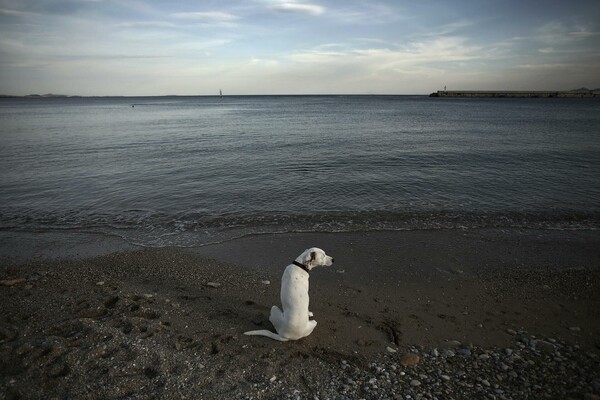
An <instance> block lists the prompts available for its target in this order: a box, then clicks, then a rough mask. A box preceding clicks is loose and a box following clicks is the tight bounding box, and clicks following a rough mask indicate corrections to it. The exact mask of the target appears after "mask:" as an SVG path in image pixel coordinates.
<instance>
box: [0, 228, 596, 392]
mask: <svg viewBox="0 0 600 400" xmlns="http://www.w3.org/2000/svg"><path fill="white" fill-rule="evenodd" d="M309 242H310V243H314V244H316V245H319V246H320V247H322V248H324V249H325V250H327V251H328V253H330V254H333V255H334V256H335V258H336V265H335V266H334V267H333V268H332V269H329V270H325V269H322V270H315V271H314V273H312V274H311V289H310V290H311V310H312V311H313V312H314V314H315V319H316V320H317V321H318V323H319V325H318V326H317V328H316V329H315V332H314V333H313V334H312V335H311V336H309V337H308V338H305V339H303V340H301V341H297V342H288V343H279V342H275V341H271V340H269V339H267V338H260V337H252V338H250V337H246V336H244V335H242V333H243V332H244V331H245V330H249V329H256V327H262V328H267V329H270V324H269V322H268V310H269V308H270V306H271V305H272V304H275V303H278V302H279V299H278V291H279V279H280V272H281V270H282V268H283V267H284V266H285V264H283V265H282V262H283V260H285V259H287V258H289V257H290V254H291V255H292V256H293V255H294V254H295V252H299V251H301V250H303V249H304V247H307V246H305V244H306V243H309ZM598 244H599V243H598V237H597V235H596V234H594V233H586V234H573V233H564V232H563V233H556V232H546V233H544V232H536V233H535V234H531V233H523V232H490V231H487V232H484V231H479V232H475V231H472V232H466V233H460V234H457V232H395V233H372V234H312V235H308V234H306V235H271V236H264V237H254V238H245V239H241V240H238V241H235V242H230V243H228V244H224V245H218V246H213V247H208V248H202V249H178V248H165V249H142V250H137V251H125V252H119V253H111V254H104V255H100V256H95V257H92V258H83V259H82V258H75V257H71V258H61V259H56V260H49V259H35V258H32V259H29V260H28V261H25V262H23V261H21V260H19V261H18V262H15V261H11V260H10V259H4V260H3V267H2V269H1V270H0V280H1V281H2V282H1V283H2V286H0V302H1V303H0V304H2V316H1V317H0V399H18V398H23V399H37V398H39V399H42V398H44V399H45V398H73V399H122V398H128V399H129V398H131V399H146V398H161V399H180V398H193V399H212V398H216V397H226V398H248V399H296V398H298V399H305V398H311V399H312V398H319V399H327V398H330V399H343V398H347V399H360V398H364V399H386V398H389V399H419V398H423V399H435V398H437V399H472V398H489V399H526V398H530V399H538V398H550V399H559V398H560V399H597V398H600V397H599V396H600V359H599V357H598V353H599V351H600V348H599V345H600V340H599V338H598V333H599V331H600V330H599V328H600V318H599V316H600V315H599V313H600V311H599V310H600V307H599V305H600V296H599V294H598V293H599V292H598V282H600V279H599V278H600V271H599V270H600V268H598V267H599V266H600V263H599V257H600V256H599V255H598V250H596V249H597V248H599V247H598V246H597V245H598ZM298 247H299V250H298V251H296V250H292V249H295V248H298ZM267 249H268V250H269V251H270V252H271V254H270V255H269V257H265V252H266V251H267ZM344 249H345V251H343V250H344ZM507 249H510V250H511V251H510V252H508V251H507ZM474 253H475V254H474ZM369 259H370V260H372V264H369V265H365V260H369ZM260 260H264V261H263V262H264V264H261V262H260ZM536 260H537V262H536ZM552 260H553V261H552ZM551 261H552V262H551ZM394 265H395V266H396V269H393V268H392V267H393V266H394ZM478 265H480V266H482V267H481V268H476V266H478ZM485 265H487V267H485V268H484V267H483V266H485ZM427 266H429V267H430V268H429V267H427Z"/></svg>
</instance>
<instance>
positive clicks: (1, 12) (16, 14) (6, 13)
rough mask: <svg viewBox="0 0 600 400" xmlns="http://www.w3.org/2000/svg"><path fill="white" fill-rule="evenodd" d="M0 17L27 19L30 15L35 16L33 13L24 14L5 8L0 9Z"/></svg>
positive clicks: (23, 12)
mask: <svg viewBox="0 0 600 400" xmlns="http://www.w3.org/2000/svg"><path fill="white" fill-rule="evenodd" d="M0 15H3V16H6V17H20V18H22V17H29V16H31V15H35V14H34V13H31V12H26V11H17V10H8V9H6V8H0Z"/></svg>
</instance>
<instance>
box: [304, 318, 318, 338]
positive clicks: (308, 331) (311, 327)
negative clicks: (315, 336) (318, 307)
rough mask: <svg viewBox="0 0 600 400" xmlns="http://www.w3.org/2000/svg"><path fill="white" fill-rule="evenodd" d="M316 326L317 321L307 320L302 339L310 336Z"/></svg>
mask: <svg viewBox="0 0 600 400" xmlns="http://www.w3.org/2000/svg"><path fill="white" fill-rule="evenodd" d="M316 326H317V321H315V320H314V319H311V320H309V321H308V324H307V325H306V331H305V333H304V335H303V336H302V337H307V336H308V335H310V334H311V333H312V331H314V330H315V327H316Z"/></svg>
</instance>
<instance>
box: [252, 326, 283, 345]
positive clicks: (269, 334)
mask: <svg viewBox="0 0 600 400" xmlns="http://www.w3.org/2000/svg"><path fill="white" fill-rule="evenodd" d="M244 335H248V336H266V337H268V338H271V339H275V340H279V341H280V342H287V341H288V340H289V339H286V338H284V337H282V336H279V335H278V334H276V333H274V332H271V331H268V330H266V329H261V330H258V331H248V332H244Z"/></svg>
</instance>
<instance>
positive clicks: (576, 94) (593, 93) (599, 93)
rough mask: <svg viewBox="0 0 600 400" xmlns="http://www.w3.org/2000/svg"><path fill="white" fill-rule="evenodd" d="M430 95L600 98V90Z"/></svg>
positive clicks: (443, 94) (439, 94) (435, 94)
mask: <svg viewBox="0 0 600 400" xmlns="http://www.w3.org/2000/svg"><path fill="white" fill-rule="evenodd" d="M429 97H467V98H471V97H477V98H480V97H517V98H550V97H559V98H584V97H585V98H588V97H597V98H600V90H586V91H583V90H570V91H526V90H523V91H516V90H438V91H437V92H433V93H431V94H430V95H429Z"/></svg>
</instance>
